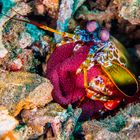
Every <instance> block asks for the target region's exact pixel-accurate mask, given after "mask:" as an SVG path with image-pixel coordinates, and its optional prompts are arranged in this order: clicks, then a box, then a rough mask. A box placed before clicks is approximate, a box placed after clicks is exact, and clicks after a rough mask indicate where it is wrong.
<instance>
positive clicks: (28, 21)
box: [1, 9, 80, 40]
mask: <svg viewBox="0 0 140 140" xmlns="http://www.w3.org/2000/svg"><path fill="white" fill-rule="evenodd" d="M12 10H13V11H14V12H16V13H17V14H18V15H20V16H22V17H23V18H25V17H26V16H23V15H21V14H20V13H18V12H17V11H15V10H14V9H12ZM1 14H2V15H4V16H6V17H8V18H9V19H12V20H17V21H21V22H25V23H28V24H32V25H35V26H37V27H39V28H41V29H43V30H46V31H49V32H52V33H55V34H58V35H61V36H62V37H69V38H72V39H77V40H78V39H80V36H79V35H75V34H71V33H67V32H60V31H58V30H55V29H53V28H50V27H48V26H46V25H42V24H40V23H37V22H35V21H30V20H25V19H18V18H13V17H10V16H8V15H6V14H4V13H1Z"/></svg>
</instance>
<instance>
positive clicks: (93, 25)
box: [86, 21, 99, 33]
mask: <svg viewBox="0 0 140 140" xmlns="http://www.w3.org/2000/svg"><path fill="white" fill-rule="evenodd" d="M98 27H99V25H98V23H97V22H96V21H90V22H88V23H87V26H86V29H87V31H88V32H90V33H92V32H94V31H95V30H96V29H97V28H98Z"/></svg>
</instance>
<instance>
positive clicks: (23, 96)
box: [0, 71, 53, 116]
mask: <svg viewBox="0 0 140 140" xmlns="http://www.w3.org/2000/svg"><path fill="white" fill-rule="evenodd" d="M0 75H1V78H0V104H1V105H3V106H5V107H6V108H7V109H8V110H9V112H10V113H11V114H12V115H14V116H17V115H18V114H19V113H20V111H21V110H22V109H24V108H25V109H31V108H36V107H42V106H45V105H46V104H47V103H49V102H50V101H52V96H51V92H52V89H53V86H52V85H51V83H50V82H49V80H47V79H45V78H42V77H40V76H39V75H37V74H31V73H27V72H11V73H9V72H4V71H0Z"/></svg>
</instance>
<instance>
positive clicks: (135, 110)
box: [82, 103, 140, 140]
mask: <svg viewBox="0 0 140 140" xmlns="http://www.w3.org/2000/svg"><path fill="white" fill-rule="evenodd" d="M139 108H140V104H139V103H137V104H130V105H128V106H127V107H126V108H125V109H121V110H120V111H119V112H118V113H117V114H116V115H115V116H110V117H107V118H105V119H102V120H99V121H96V120H93V121H87V122H84V123H83V124H82V128H83V132H84V134H85V139H88V138H89V140H90V139H92V138H94V139H96V140H100V139H103V140H107V139H114V140H116V139H121V140H125V139H128V140H131V139H134V140H136V139H138V138H139V134H137V132H138V131H139V130H140V128H139V124H140V118H139V115H140V111H139Z"/></svg>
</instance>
